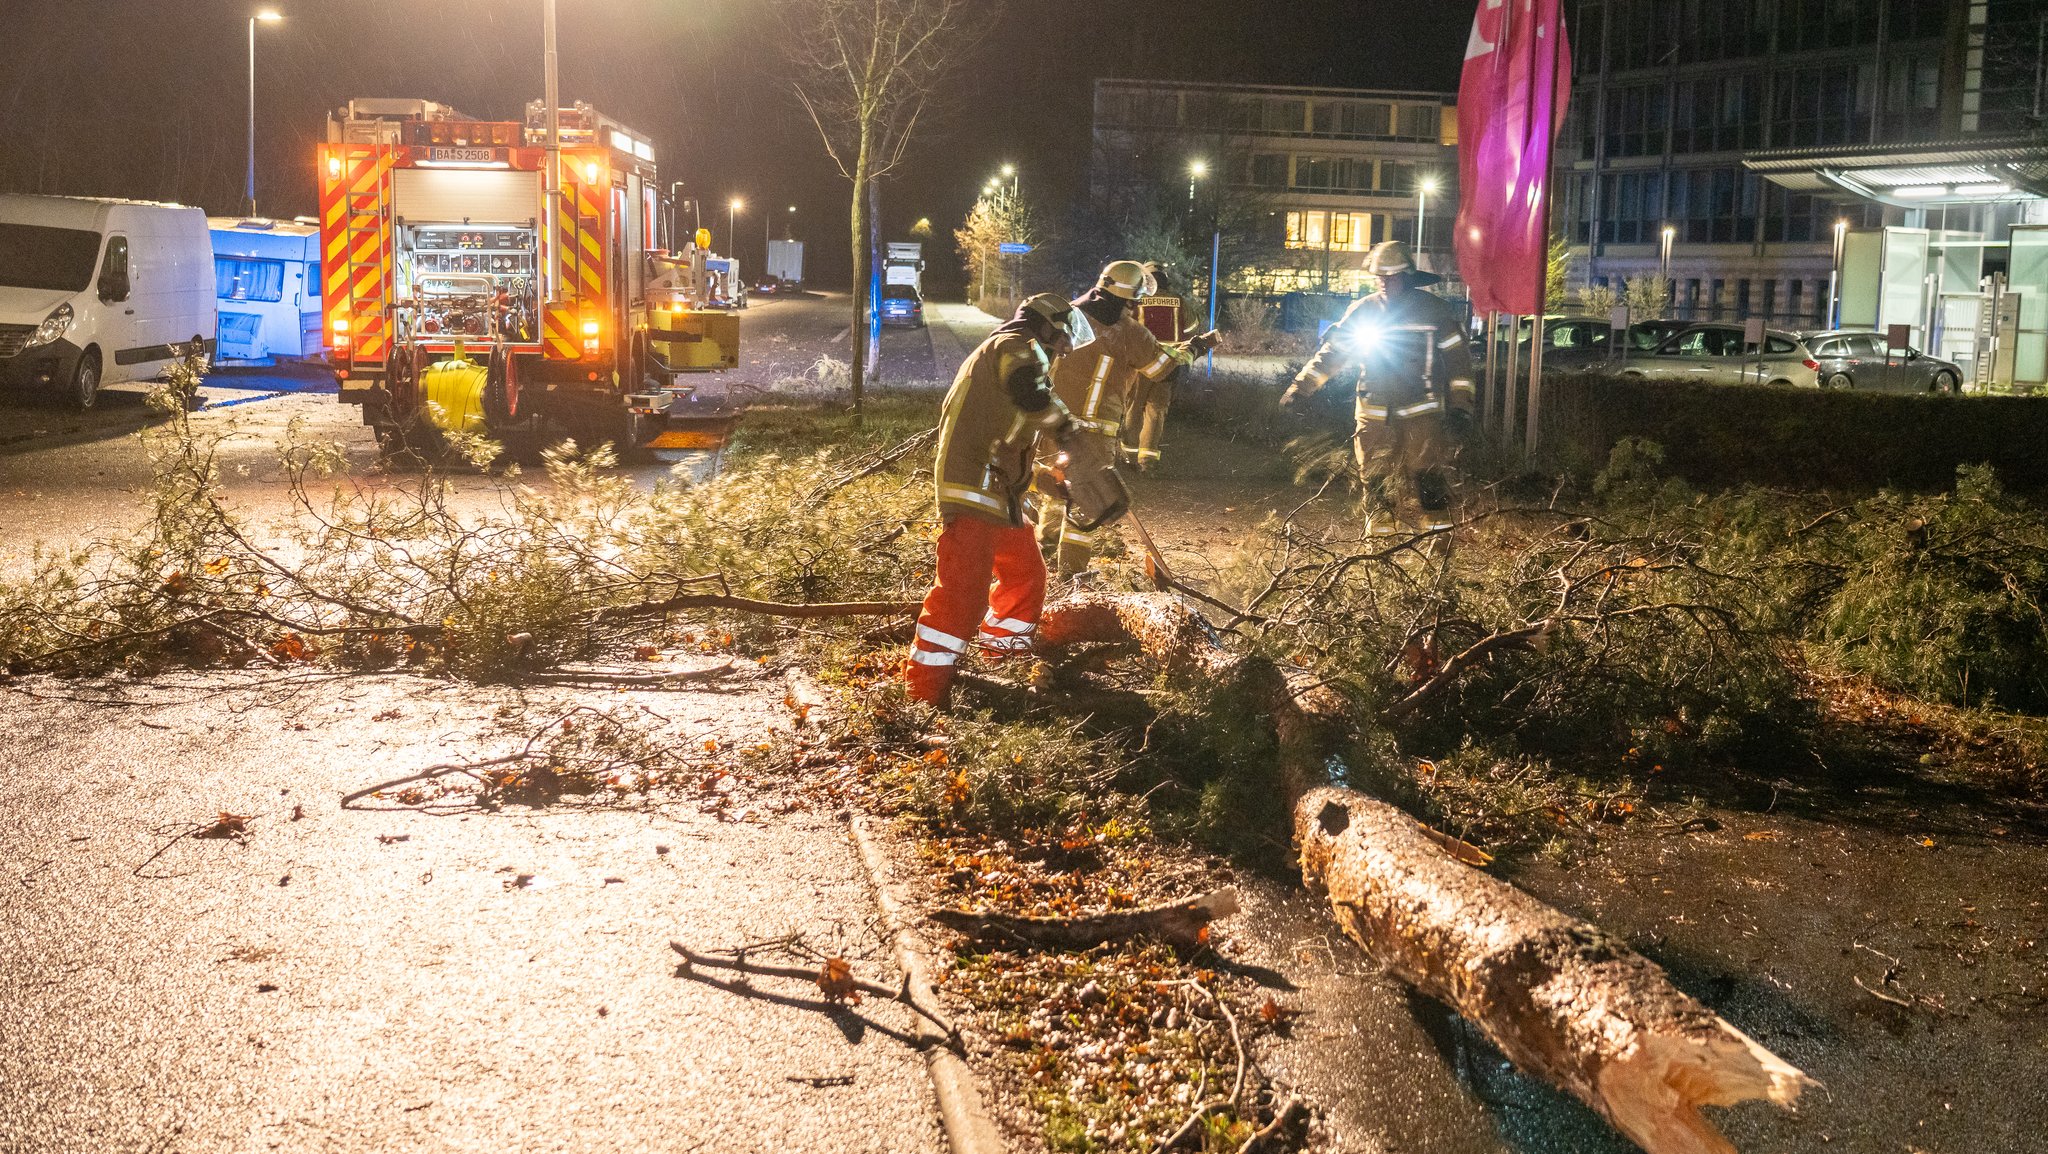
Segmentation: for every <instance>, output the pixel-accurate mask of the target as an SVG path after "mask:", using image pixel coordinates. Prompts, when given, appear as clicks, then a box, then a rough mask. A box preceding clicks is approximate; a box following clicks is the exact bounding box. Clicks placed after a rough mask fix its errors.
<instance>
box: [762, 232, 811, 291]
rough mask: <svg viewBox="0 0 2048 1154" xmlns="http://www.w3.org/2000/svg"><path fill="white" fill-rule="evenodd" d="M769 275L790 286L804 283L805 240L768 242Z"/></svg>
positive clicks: (767, 270)
mask: <svg viewBox="0 0 2048 1154" xmlns="http://www.w3.org/2000/svg"><path fill="white" fill-rule="evenodd" d="M765 271H766V272H767V274H768V275H769V276H772V277H774V278H775V279H776V280H779V281H781V282H782V283H783V284H785V285H787V286H789V287H790V288H795V287H797V286H798V285H800V284H802V283H804V242H802V241H800V240H771V241H769V242H768V267H767V269H766V270H765Z"/></svg>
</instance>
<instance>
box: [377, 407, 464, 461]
mask: <svg viewBox="0 0 2048 1154" xmlns="http://www.w3.org/2000/svg"><path fill="white" fill-rule="evenodd" d="M372 427H373V428H374V429H375V430H376V433H377V459H378V460H380V461H383V462H384V463H385V464H387V465H395V466H399V467H403V468H424V467H426V466H427V465H428V464H430V463H432V462H433V461H434V460H435V459H436V458H437V457H439V456H440V455H441V454H442V453H443V452H445V451H447V447H448V446H447V444H446V442H444V441H443V440H442V439H441V433H440V430H438V429H436V428H434V426H433V425H432V424H430V423H429V422H426V421H422V420H418V419H414V420H410V421H395V420H394V421H378V422H377V423H376V424H375V425H374V426H372Z"/></svg>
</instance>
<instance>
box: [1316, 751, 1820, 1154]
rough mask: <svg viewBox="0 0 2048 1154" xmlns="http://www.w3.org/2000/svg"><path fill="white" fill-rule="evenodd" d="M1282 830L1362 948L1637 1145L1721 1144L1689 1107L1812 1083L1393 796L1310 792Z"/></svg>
mask: <svg viewBox="0 0 2048 1154" xmlns="http://www.w3.org/2000/svg"><path fill="white" fill-rule="evenodd" d="M1295 836H1296V839H1297V841H1298V842H1299V844H1300V846H1301V872H1302V877H1303V880H1305V881H1306V882H1308V883H1309V885H1310V886H1311V887H1317V886H1320V887H1321V888H1323V889H1325V890H1327V891H1328V893H1329V897H1330V906H1331V909H1332V911H1333V913H1334V914H1335V916H1336V919H1337V923H1338V925H1339V926H1340V927H1342V929H1343V930H1344V932H1345V933H1346V934H1347V935H1349V936H1350V937H1351V938H1352V939H1353V940H1354V941H1356V942H1357V943H1358V944H1359V945H1361V946H1363V947H1364V948H1365V950H1366V952H1367V953H1369V954H1371V955H1372V957H1373V958H1374V960H1376V961H1378V962H1379V963H1381V964H1382V965H1384V966H1385V967H1386V968H1387V969H1388V970H1389V971H1391V972H1392V973H1393V974H1394V975H1395V976H1397V977H1399V978H1401V979H1402V980H1403V981H1405V982H1407V983H1409V984H1410V985H1412V986H1414V987H1415V988H1416V989H1418V990H1420V991H1421V992H1423V993H1425V994H1428V995H1429V996H1430V997H1432V998H1435V999H1437V1000H1438V1001H1440V1002H1443V1003H1444V1004H1446V1005H1448V1006H1450V1007H1451V1008H1452V1009H1454V1010H1456V1011H1457V1012H1458V1013H1459V1014H1461V1015H1463V1016H1464V1017H1465V1019H1466V1020H1467V1021H1469V1022H1471V1023H1472V1024H1473V1025H1475V1026H1477V1027H1478V1028H1479V1030H1480V1032H1482V1033H1484V1034H1485V1035H1486V1037H1487V1038H1488V1039H1489V1040H1491V1041H1492V1042H1493V1044H1494V1045H1496V1046H1498V1047H1500V1050H1501V1052H1502V1053H1503V1054H1505V1055H1507V1057H1508V1058H1509V1060H1511V1061H1513V1062H1514V1063H1515V1065H1516V1066H1518V1067H1520V1068H1521V1069H1523V1070H1524V1071H1526V1072H1528V1073H1531V1074H1535V1075H1538V1076H1540V1077H1543V1078H1546V1079H1548V1080H1549V1081H1551V1082H1553V1083H1555V1084H1556V1085H1558V1086H1561V1087H1563V1088H1564V1089H1565V1090H1568V1091H1570V1092H1571V1093H1572V1094H1573V1095H1574V1096H1576V1097H1577V1098H1578V1099H1579V1100H1581V1101H1583V1102H1585V1103H1586V1104H1587V1105H1589V1106H1591V1107H1592V1108H1593V1109H1594V1110H1597V1111H1598V1112H1599V1113H1600V1115H1601V1116H1602V1117H1604V1118H1606V1119H1607V1120H1608V1121H1609V1122H1611V1123H1613V1124H1614V1126H1615V1128H1616V1129H1618V1130H1620V1131H1621V1132H1622V1133H1623V1134H1626V1135H1628V1137H1630V1138H1631V1139H1633V1140H1634V1141H1635V1143H1636V1144H1637V1145H1639V1146H1641V1147H1642V1148H1643V1149H1644V1150H1646V1151H1649V1152H1650V1154H1734V1152H1735V1147H1734V1146H1732V1145H1730V1144H1729V1142H1728V1140H1727V1139H1726V1138H1724V1137H1722V1136H1721V1133H1720V1132H1719V1131H1718V1130H1716V1129H1715V1128H1714V1126H1713V1125H1712V1124H1711V1123H1709V1122H1708V1121H1707V1120H1706V1119H1705V1118H1703V1117H1701V1115H1700V1113H1699V1107H1700V1106H1703V1105H1707V1106H1727V1105H1732V1104H1734V1103H1736V1102H1742V1101H1746V1100H1748V1099H1752V1098H1768V1099H1770V1100H1771V1101H1772V1102H1775V1103H1777V1104H1778V1105H1780V1106H1784V1107H1788V1108H1789V1107H1791V1106H1792V1105H1793V1103H1795V1102H1796V1101H1797V1100H1798V1098H1799V1094H1800V1092H1801V1091H1802V1090H1804V1089H1806V1087H1808V1086H1810V1085H1812V1084H1814V1083H1813V1080H1812V1079H1810V1078H1808V1077H1807V1076H1806V1075H1805V1074H1803V1073H1801V1072H1800V1071H1799V1070H1797V1069H1794V1068H1793V1067H1792V1066H1791V1065H1789V1064H1787V1063H1786V1062H1785V1061H1783V1060H1782V1059H1780V1058H1779V1057H1778V1056H1777V1055H1775V1054H1772V1053H1771V1052H1770V1051H1769V1050H1766V1049H1764V1048H1763V1046H1761V1045H1759V1044H1758V1043H1757V1042H1756V1041H1755V1040H1753V1039H1751V1038H1750V1037H1748V1036H1747V1035H1745V1034H1743V1033H1742V1031H1740V1030H1737V1029H1736V1028H1735V1027H1734V1026H1731V1025H1729V1024H1728V1023H1727V1022H1725V1021H1723V1020H1722V1019H1721V1018H1720V1017H1719V1016H1718V1015H1716V1014H1715V1013H1714V1012H1713V1011H1712V1010H1710V1009H1708V1008H1707V1007H1705V1006H1703V1005H1701V1004H1700V1003H1699V1002H1697V1001H1694V1000H1693V999H1692V998H1690V997H1687V996H1686V995H1685V994H1683V993H1681V992H1679V990H1678V989H1677V987H1675V986H1673V985H1672V984H1671V982H1670V979H1668V978H1666V977H1665V975H1664V972H1663V971H1662V970H1660V969H1659V968H1657V966H1656V964H1655V963H1653V962H1651V961H1650V960H1649V959H1647V958H1644V957H1643V956H1642V955H1640V954H1637V953H1636V952H1634V951H1633V950H1630V949H1629V948H1628V947H1627V946H1625V945H1623V944H1622V943H1621V942H1619V941H1616V940H1615V939H1613V938H1610V937H1608V936H1607V935H1606V934H1604V933H1602V932H1601V931H1600V930H1599V929H1598V928H1597V927H1595V926H1593V925H1590V924H1588V923H1586V922H1582V921H1579V920H1578V919H1576V918H1572V917H1569V916H1567V915H1566V914H1564V913H1562V912H1560V911H1558V910H1555V909H1553V908H1551V907H1549V906H1547V905H1544V904H1543V903H1542V902H1539V901H1537V900H1536V899H1535V898H1533V897H1530V896H1529V895H1528V894H1525V893H1523V892H1522V891H1520V890H1518V889H1516V888H1514V887H1513V886H1511V885H1509V884H1508V883H1506V882H1504V881H1501V880H1499V879H1497V878H1494V877H1490V876H1488V875H1486V874H1484V873H1480V872H1479V871H1477V870H1475V869H1472V868H1470V867H1469V866H1466V865H1464V864H1462V863H1461V862H1460V861H1459V860H1458V859H1457V857H1456V856H1455V855H1454V854H1453V853H1452V852H1451V851H1450V850H1448V849H1446V848H1445V847H1444V845H1443V844H1442V841H1441V839H1439V838H1436V837H1432V836H1431V835H1430V831H1428V830H1427V829H1425V828H1424V827H1423V826H1421V825H1420V824H1418V823H1417V822H1416V821H1415V820H1414V819H1412V818H1410V817H1408V816H1407V815H1406V814H1404V813H1402V812H1401V811H1400V810H1398V809H1395V808H1394V807H1393V806H1390V805H1387V804H1385V803H1384V802H1379V801H1374V800H1373V799H1371V798H1368V797H1366V796H1364V795H1363V794H1359V793H1354V792H1352V791H1350V790H1342V789H1327V788H1326V789H1318V790H1314V791H1312V792H1310V793H1309V794H1308V795H1307V796H1305V797H1303V798H1302V799H1301V801H1300V803H1299V804H1298V805H1297V807H1296V809H1295Z"/></svg>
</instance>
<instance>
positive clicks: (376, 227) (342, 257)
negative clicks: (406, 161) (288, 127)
mask: <svg viewBox="0 0 2048 1154" xmlns="http://www.w3.org/2000/svg"><path fill="white" fill-rule="evenodd" d="M395 159H396V156H395V150H394V149H392V148H391V147H389V146H385V145H375V144H331V143H330V144H322V145H321V146H320V148H319V162H318V163H319V169H320V252H321V273H322V275H321V308H322V310H323V311H324V312H325V313H326V322H325V328H326V333H325V339H326V341H327V342H328V343H330V344H332V345H334V346H336V350H337V351H338V352H343V351H345V352H347V353H348V354H349V355H350V357H351V358H352V359H353V360H354V361H356V362H358V363H360V362H365V361H367V362H373V363H374V362H379V361H382V360H384V358H385V355H386V349H387V347H388V345H389V343H390V331H389V326H390V317H389V315H388V304H389V301H390V299H391V224H392V221H391V212H390V206H391V167H392V164H393V162H394V160H395ZM344 340H346V342H347V344H346V347H345V348H344V347H343V345H342V342H343V341H344Z"/></svg>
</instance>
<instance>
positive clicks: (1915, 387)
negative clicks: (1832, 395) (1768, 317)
mask: <svg viewBox="0 0 2048 1154" xmlns="http://www.w3.org/2000/svg"><path fill="white" fill-rule="evenodd" d="M1806 346H1807V347H1808V348H1810V349H1812V350H1813V356H1814V359H1815V360H1818V361H1819V362H1820V373H1819V375H1820V384H1821V387H1822V388H1824V389H1859V390H1862V391H1864V392H1873V393H1879V392H1881V393H1953V392H1955V391H1957V390H1958V389H1959V388H1960V387H1961V386H1962V381H1963V370H1962V369H1961V368H1960V367H1958V366H1957V365H1956V364H1955V362H1953V361H1944V360H1942V359H1941V358H1940V357H1932V356H1928V355H1927V354H1926V353H1923V352H1921V351H1920V350H1919V349H1913V348H1909V349H1906V350H1905V351H1904V352H1889V351H1888V348H1887V342H1886V340H1885V335H1884V334H1883V333H1879V332H1872V331H1869V330H1867V329H1835V330H1832V331H1830V332H1822V333H1812V334H1809V335H1808V336H1807V338H1806Z"/></svg>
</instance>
